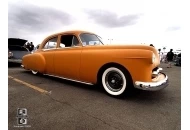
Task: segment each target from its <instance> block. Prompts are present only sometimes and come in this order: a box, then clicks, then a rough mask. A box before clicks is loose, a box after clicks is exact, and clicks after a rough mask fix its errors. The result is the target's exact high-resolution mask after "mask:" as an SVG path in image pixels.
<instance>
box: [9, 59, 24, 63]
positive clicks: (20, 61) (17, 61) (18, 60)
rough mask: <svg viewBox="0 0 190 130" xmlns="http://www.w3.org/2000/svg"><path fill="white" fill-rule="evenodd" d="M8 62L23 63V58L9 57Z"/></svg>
mask: <svg viewBox="0 0 190 130" xmlns="http://www.w3.org/2000/svg"><path fill="white" fill-rule="evenodd" d="M8 62H13V63H22V60H21V59H8Z"/></svg>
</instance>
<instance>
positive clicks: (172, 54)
mask: <svg viewBox="0 0 190 130" xmlns="http://www.w3.org/2000/svg"><path fill="white" fill-rule="evenodd" d="M166 58H167V61H168V66H167V68H172V61H173V58H174V53H173V49H170V51H169V52H168V53H167V55H166Z"/></svg>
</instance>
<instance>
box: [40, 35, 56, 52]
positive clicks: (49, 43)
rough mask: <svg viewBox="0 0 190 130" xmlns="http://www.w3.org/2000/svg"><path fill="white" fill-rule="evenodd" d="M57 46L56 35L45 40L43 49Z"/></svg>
mask: <svg viewBox="0 0 190 130" xmlns="http://www.w3.org/2000/svg"><path fill="white" fill-rule="evenodd" d="M56 46H57V37H55V38H52V39H50V40H49V41H48V42H46V44H45V46H44V48H43V49H51V48H56Z"/></svg>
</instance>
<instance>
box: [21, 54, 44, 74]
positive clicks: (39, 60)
mask: <svg viewBox="0 0 190 130" xmlns="http://www.w3.org/2000/svg"><path fill="white" fill-rule="evenodd" d="M22 64H23V65H24V67H25V68H26V69H30V70H35V71H39V72H40V73H44V72H45V66H46V62H45V58H44V56H43V55H42V54H40V53H33V54H29V55H26V56H24V57H23V60H22Z"/></svg>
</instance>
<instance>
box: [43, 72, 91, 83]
mask: <svg viewBox="0 0 190 130" xmlns="http://www.w3.org/2000/svg"><path fill="white" fill-rule="evenodd" d="M43 75H47V76H51V77H56V78H60V79H65V80H70V81H74V82H78V83H83V84H88V85H94V84H92V83H88V82H82V81H78V80H74V79H69V78H64V77H60V76H55V75H50V74H43Z"/></svg>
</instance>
